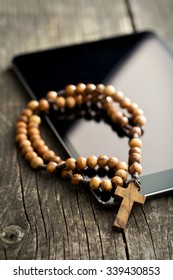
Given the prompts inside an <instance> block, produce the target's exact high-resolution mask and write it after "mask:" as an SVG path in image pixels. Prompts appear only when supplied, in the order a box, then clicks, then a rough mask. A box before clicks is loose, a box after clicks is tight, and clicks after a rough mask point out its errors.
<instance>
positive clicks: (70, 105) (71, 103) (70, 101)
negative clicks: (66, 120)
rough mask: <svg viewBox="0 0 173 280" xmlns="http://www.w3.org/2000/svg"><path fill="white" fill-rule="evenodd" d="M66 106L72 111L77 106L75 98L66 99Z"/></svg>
mask: <svg viewBox="0 0 173 280" xmlns="http://www.w3.org/2000/svg"><path fill="white" fill-rule="evenodd" d="M66 106H67V107H68V108H70V109H73V108H74V107H75V106H76V101H75V98H74V97H72V96H68V97H67V98H66Z"/></svg>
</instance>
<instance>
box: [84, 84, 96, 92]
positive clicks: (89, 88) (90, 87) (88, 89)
mask: <svg viewBox="0 0 173 280" xmlns="http://www.w3.org/2000/svg"><path fill="white" fill-rule="evenodd" d="M95 89H96V86H95V85H94V84H91V83H90V84H87V85H86V88H85V92H86V93H87V94H90V93H93V91H95Z"/></svg>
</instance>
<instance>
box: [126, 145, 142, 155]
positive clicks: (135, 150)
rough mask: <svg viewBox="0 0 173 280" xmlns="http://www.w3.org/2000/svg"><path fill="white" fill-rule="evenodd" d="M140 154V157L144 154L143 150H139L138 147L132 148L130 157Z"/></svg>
mask: <svg viewBox="0 0 173 280" xmlns="http://www.w3.org/2000/svg"><path fill="white" fill-rule="evenodd" d="M134 153H135V154H139V155H141V154H142V151H141V149H140V148H138V147H133V148H131V149H130V150H129V155H131V154H134Z"/></svg>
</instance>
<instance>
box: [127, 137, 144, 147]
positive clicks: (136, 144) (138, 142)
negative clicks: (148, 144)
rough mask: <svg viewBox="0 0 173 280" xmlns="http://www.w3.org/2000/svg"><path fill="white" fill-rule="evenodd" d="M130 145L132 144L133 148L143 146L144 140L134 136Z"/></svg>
mask: <svg viewBox="0 0 173 280" xmlns="http://www.w3.org/2000/svg"><path fill="white" fill-rule="evenodd" d="M129 146H130V148H133V147H138V148H141V147H142V141H141V139H139V138H132V139H131V140H130V141H129Z"/></svg>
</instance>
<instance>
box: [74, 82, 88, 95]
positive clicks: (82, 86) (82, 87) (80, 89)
mask: <svg viewBox="0 0 173 280" xmlns="http://www.w3.org/2000/svg"><path fill="white" fill-rule="evenodd" d="M85 89H86V85H85V84H83V83H79V84H77V86H76V93H77V94H83V92H84V91H85Z"/></svg>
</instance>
